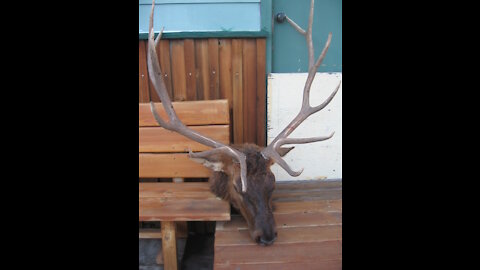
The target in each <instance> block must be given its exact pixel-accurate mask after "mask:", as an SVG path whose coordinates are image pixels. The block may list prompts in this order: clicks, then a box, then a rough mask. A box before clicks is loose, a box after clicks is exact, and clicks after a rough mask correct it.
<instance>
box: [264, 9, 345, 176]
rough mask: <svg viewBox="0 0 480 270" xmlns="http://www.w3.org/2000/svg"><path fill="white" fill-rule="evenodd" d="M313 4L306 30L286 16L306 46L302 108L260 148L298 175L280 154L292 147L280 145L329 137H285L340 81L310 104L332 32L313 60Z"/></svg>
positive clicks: (323, 106)
mask: <svg viewBox="0 0 480 270" xmlns="http://www.w3.org/2000/svg"><path fill="white" fill-rule="evenodd" d="M313 5H314V0H311V3H310V16H309V18H308V28H307V31H305V30H303V29H302V28H301V27H300V26H298V25H297V24H296V23H295V22H294V21H292V20H291V19H290V18H288V16H287V17H286V19H287V22H288V23H290V24H291V25H292V26H293V27H294V28H295V30H297V31H298V32H299V33H300V34H302V35H304V36H305V39H306V41H307V46H308V77H307V81H306V82H305V87H304V88H303V101H302V108H301V109H300V112H299V113H298V115H297V116H296V117H295V118H294V119H293V120H292V121H291V122H290V123H289V124H288V125H287V126H286V127H285V129H283V130H282V132H280V133H279V134H278V135H277V137H276V138H275V139H274V140H273V141H272V142H271V143H270V144H269V145H268V146H267V147H266V148H264V149H263V150H262V155H263V156H264V157H265V158H271V159H273V161H275V162H276V163H277V164H278V165H280V166H281V167H282V168H283V169H284V170H285V171H287V172H288V174H290V175H291V176H299V175H300V174H301V173H302V172H303V169H301V170H300V171H293V170H292V169H291V168H290V167H289V166H288V164H287V163H286V162H285V160H283V159H282V157H281V155H282V154H286V153H287V152H288V151H290V150H291V149H292V148H293V147H282V146H283V145H284V144H299V143H311V142H318V141H324V140H328V139H330V138H331V137H332V136H333V134H334V133H335V132H332V134H330V135H328V136H323V137H312V138H287V137H288V135H290V134H291V133H292V132H293V131H294V130H295V129H296V128H297V127H298V126H299V125H300V124H301V123H302V122H303V121H304V120H305V119H307V118H308V117H309V116H310V115H312V114H314V113H316V112H318V111H320V110H321V109H323V108H325V106H327V105H328V103H330V101H331V100H332V99H333V97H334V96H335V94H337V92H338V89H339V88H340V84H341V82H340V83H339V84H338V86H337V87H336V88H335V90H334V91H333V93H332V94H330V96H329V97H328V98H327V99H326V100H325V101H324V102H323V103H322V104H320V105H318V106H316V107H312V106H310V88H311V86H312V82H313V79H314V78H315V75H316V74H317V69H318V67H319V66H320V64H321V63H322V61H323V59H324V58H325V55H326V53H327V50H328V47H329V46H330V42H331V40H332V33H329V34H328V38H327V42H326V44H325V47H324V48H323V50H322V53H321V54H320V56H319V57H318V59H317V61H315V62H314V50H313V41H312V24H313Z"/></svg>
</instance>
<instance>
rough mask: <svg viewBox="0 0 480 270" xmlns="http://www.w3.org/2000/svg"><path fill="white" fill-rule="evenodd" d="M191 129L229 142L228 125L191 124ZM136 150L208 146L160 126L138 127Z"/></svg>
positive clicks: (196, 148) (222, 141) (172, 150)
mask: <svg viewBox="0 0 480 270" xmlns="http://www.w3.org/2000/svg"><path fill="white" fill-rule="evenodd" d="M190 128H191V129H193V130H195V131H197V132H199V133H200V134H202V135H205V136H207V137H209V138H212V139H213V140H215V141H219V142H221V143H224V144H228V143H229V142H230V138H229V131H230V128H229V126H228V125H215V126H192V127H190ZM138 134H139V136H138V139H139V140H138V151H139V152H140V153H161V152H188V150H187V149H191V150H192V151H205V150H208V149H211V148H210V147H208V146H205V145H203V144H200V143H197V142H194V141H192V140H190V139H188V138H187V137H185V136H183V135H180V134H178V133H176V132H173V131H170V130H166V129H164V128H161V127H143V128H139V133H138Z"/></svg>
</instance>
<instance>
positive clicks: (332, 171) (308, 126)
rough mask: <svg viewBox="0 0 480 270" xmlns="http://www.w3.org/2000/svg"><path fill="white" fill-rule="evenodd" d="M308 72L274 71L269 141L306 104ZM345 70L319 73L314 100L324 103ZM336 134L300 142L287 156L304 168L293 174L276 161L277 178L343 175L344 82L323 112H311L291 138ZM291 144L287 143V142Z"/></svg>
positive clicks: (295, 166) (269, 89)
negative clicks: (309, 141)
mask: <svg viewBox="0 0 480 270" xmlns="http://www.w3.org/2000/svg"><path fill="white" fill-rule="evenodd" d="M307 75H308V74H307V73H272V74H269V77H268V87H267V142H268V143H270V142H271V141H272V140H273V139H274V138H275V137H276V136H277V134H278V133H280V132H281V131H282V130H283V129H284V128H285V126H287V125H288V123H290V121H291V120H292V119H293V118H294V117H295V116H296V115H297V114H298V112H299V111H300V108H301V105H302V98H303V87H304V85H305V81H306V79H307ZM341 79H342V73H341V72H339V73H317V75H316V76H315V80H314V81H313V84H312V88H311V91H310V104H311V106H316V105H319V104H321V103H322V102H323V101H324V100H325V99H326V98H327V97H328V96H329V95H330V94H331V93H332V91H333V90H334V89H335V88H336V86H337V85H338V83H339V82H340V81H341ZM332 131H335V135H334V136H333V137H332V138H330V139H329V140H326V141H321V142H315V143H310V144H299V145H296V146H295V149H293V150H292V151H290V153H288V154H287V155H286V156H285V157H284V159H285V161H287V163H288V164H289V165H290V167H291V168H292V169H293V170H300V169H301V168H304V171H303V173H302V174H301V175H300V176H298V177H292V176H290V175H289V174H288V173H286V172H285V170H283V169H282V168H281V167H280V166H278V165H276V164H275V165H273V166H272V172H273V173H274V174H275V177H276V179H277V180H279V181H282V180H311V179H341V178H342V86H340V89H339V91H338V93H337V94H336V96H335V97H334V98H333V100H332V101H331V102H330V104H328V106H327V107H325V108H324V109H323V110H321V111H320V112H317V113H316V114H314V115H312V116H310V117H309V118H308V119H307V120H305V121H304V122H303V123H302V125H300V126H299V127H298V128H297V129H296V130H295V131H294V132H293V133H292V134H291V135H290V136H289V138H304V137H316V136H326V135H329V134H330V133H331V132H332ZM286 146H287V145H286Z"/></svg>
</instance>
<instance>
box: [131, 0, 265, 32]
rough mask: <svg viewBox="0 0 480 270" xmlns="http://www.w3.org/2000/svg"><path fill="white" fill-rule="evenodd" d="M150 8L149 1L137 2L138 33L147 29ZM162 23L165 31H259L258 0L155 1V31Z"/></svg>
mask: <svg viewBox="0 0 480 270" xmlns="http://www.w3.org/2000/svg"><path fill="white" fill-rule="evenodd" d="M171 2H173V3H171ZM180 2H181V3H180ZM150 10H151V3H149V4H140V5H139V23H138V24H139V29H138V32H139V35H140V36H141V35H142V34H144V33H148V18H149V16H150ZM162 26H163V27H165V30H164V33H180V32H210V31H211V32H246V31H252V32H260V31H261V28H260V2H259V1H258V0H257V1H237V2H230V1H228V2H216V1H213V2H202V1H167V3H161V4H155V18H154V29H155V32H158V31H159V30H160V28H161V27H162Z"/></svg>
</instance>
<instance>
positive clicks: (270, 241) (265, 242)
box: [257, 232, 277, 246]
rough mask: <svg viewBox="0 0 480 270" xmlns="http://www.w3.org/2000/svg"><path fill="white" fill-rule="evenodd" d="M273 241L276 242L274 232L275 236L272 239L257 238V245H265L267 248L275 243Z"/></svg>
mask: <svg viewBox="0 0 480 270" xmlns="http://www.w3.org/2000/svg"><path fill="white" fill-rule="evenodd" d="M275 240H277V232H275V236H274V237H272V238H266V237H265V236H259V237H257V243H259V244H260V245H265V246H269V245H271V244H273V242H275Z"/></svg>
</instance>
